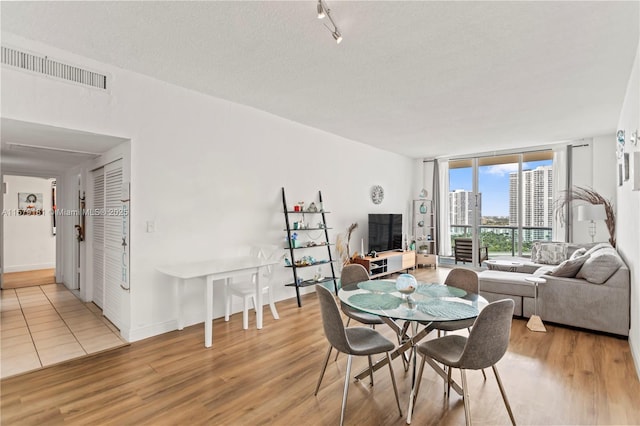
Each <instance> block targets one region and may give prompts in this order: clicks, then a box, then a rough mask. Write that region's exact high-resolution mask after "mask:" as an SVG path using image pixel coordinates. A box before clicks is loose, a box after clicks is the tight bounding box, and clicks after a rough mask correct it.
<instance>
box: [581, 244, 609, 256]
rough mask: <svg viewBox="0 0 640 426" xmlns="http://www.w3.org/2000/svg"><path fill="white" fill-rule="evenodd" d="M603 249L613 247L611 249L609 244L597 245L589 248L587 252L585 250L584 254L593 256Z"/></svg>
mask: <svg viewBox="0 0 640 426" xmlns="http://www.w3.org/2000/svg"><path fill="white" fill-rule="evenodd" d="M603 248H610V249H612V248H613V247H611V244H609V243H598V244H596V245H595V246H593V247H591V248H590V249H589V250H587V252H586V253H585V254H588V255H591V254H593V253H595V252H597V251H598V250H600V249H603Z"/></svg>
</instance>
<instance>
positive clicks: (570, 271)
mask: <svg viewBox="0 0 640 426" xmlns="http://www.w3.org/2000/svg"><path fill="white" fill-rule="evenodd" d="M586 251H587V250H586V249H585V252H586ZM588 258H589V256H586V255H585V256H578V257H575V258H573V259H567V260H565V261H564V262H562V263H561V264H559V265H558V266H556V267H555V268H553V271H551V273H549V275H551V276H554V277H564V278H573V277H575V276H576V274H577V273H578V272H579V271H580V268H582V265H584V263H585V262H586V261H587V259H588Z"/></svg>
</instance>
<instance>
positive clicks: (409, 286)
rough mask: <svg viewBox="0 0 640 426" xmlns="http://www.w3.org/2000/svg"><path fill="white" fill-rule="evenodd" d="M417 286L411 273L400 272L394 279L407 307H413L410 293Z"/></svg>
mask: <svg viewBox="0 0 640 426" xmlns="http://www.w3.org/2000/svg"><path fill="white" fill-rule="evenodd" d="M416 288H418V282H417V281H416V278H415V277H414V276H413V275H411V274H400V276H398V278H397V279H396V289H397V290H398V291H399V292H400V294H402V298H403V299H405V301H406V302H407V305H408V306H409V309H415V303H414V300H413V298H412V297H411V295H412V294H413V292H414V291H416Z"/></svg>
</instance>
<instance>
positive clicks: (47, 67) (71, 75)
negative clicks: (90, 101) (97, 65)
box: [2, 46, 107, 90]
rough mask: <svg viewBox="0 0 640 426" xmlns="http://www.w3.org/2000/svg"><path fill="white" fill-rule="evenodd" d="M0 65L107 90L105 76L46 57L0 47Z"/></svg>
mask: <svg viewBox="0 0 640 426" xmlns="http://www.w3.org/2000/svg"><path fill="white" fill-rule="evenodd" d="M2 63H3V64H5V65H9V66H11V67H16V68H20V69H23V70H28V71H33V72H36V73H39V74H45V75H49V76H51V77H56V78H61V79H63V80H67V81H72V82H74V83H79V84H83V85H85V86H91V87H96V88H98V89H103V90H106V89H107V76H106V75H104V74H99V73H97V72H93V71H89V70H86V69H82V68H79V67H75V66H73V65H67V64H63V63H62V62H58V61H53V60H51V59H49V58H47V57H46V56H37V55H33V54H31V53H27V52H22V51H20V50H16V49H11V48H9V47H5V46H2Z"/></svg>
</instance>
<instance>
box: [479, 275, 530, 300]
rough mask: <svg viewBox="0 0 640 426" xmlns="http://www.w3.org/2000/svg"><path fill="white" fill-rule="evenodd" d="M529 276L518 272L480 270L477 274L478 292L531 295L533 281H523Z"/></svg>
mask: <svg viewBox="0 0 640 426" xmlns="http://www.w3.org/2000/svg"><path fill="white" fill-rule="evenodd" d="M530 276H531V275H530V274H522V273H520V272H504V271H482V272H480V273H479V274H478V285H479V287H480V292H483V291H486V292H490V293H499V294H511V295H513V296H525V297H533V296H534V286H533V283H530V282H528V281H525V278H526V277H530Z"/></svg>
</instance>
